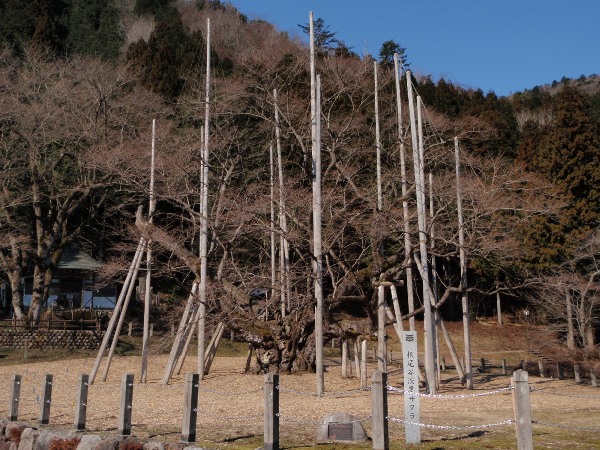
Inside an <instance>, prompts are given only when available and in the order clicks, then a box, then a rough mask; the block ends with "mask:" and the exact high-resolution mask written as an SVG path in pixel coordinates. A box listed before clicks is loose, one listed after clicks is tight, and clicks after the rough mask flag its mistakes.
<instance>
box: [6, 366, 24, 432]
mask: <svg viewBox="0 0 600 450" xmlns="http://www.w3.org/2000/svg"><path fill="white" fill-rule="evenodd" d="M20 396H21V375H18V374H15V375H14V376H13V383H12V390H11V392H10V408H9V413H8V420H10V421H12V422H14V421H16V420H17V418H18V417H19V400H20V398H19V397H20Z"/></svg>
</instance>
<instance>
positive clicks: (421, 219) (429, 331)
mask: <svg viewBox="0 0 600 450" xmlns="http://www.w3.org/2000/svg"><path fill="white" fill-rule="evenodd" d="M406 82H407V88H408V107H409V112H410V122H411V135H412V144H413V166H414V172H415V187H416V196H417V219H418V224H419V253H420V258H421V264H422V265H423V275H424V277H425V278H424V279H423V308H424V312H425V314H424V316H425V317H424V328H425V376H426V378H427V389H428V391H429V393H430V394H435V392H436V388H435V387H436V379H437V376H436V370H435V348H434V341H433V339H432V338H433V320H432V312H431V300H430V298H429V292H428V291H427V289H426V287H425V284H428V283H429V262H428V261H427V229H426V224H425V188H424V185H423V184H424V183H423V177H424V168H423V161H422V160H421V157H420V148H419V145H418V142H417V127H416V123H415V104H414V100H413V87H412V75H411V72H410V71H409V70H408V71H406ZM417 102H418V99H417ZM421 142H422V140H421Z"/></svg>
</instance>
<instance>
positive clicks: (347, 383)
mask: <svg viewBox="0 0 600 450" xmlns="http://www.w3.org/2000/svg"><path fill="white" fill-rule="evenodd" d="M487 328H488V327H486V326H476V327H475V329H474V333H475V334H478V333H483V332H484V330H486V329H487ZM506 328H507V329H508V330H504V331H503V332H502V333H500V334H503V335H505V337H501V336H500V334H498V333H497V334H496V335H497V338H496V340H497V341H498V342H496V343H495V346H494V348H495V350H494V349H492V348H491V347H489V345H488V344H484V343H485V342H486V341H488V340H490V339H492V338H491V336H492V335H493V334H494V333H491V331H493V330H489V331H488V333H486V337H485V338H482V339H478V340H477V341H476V342H477V344H476V345H474V347H475V354H474V357H477V356H479V355H484V354H485V357H486V358H487V359H488V360H489V359H491V360H492V363H494V364H497V363H498V362H499V361H500V359H501V358H502V357H505V358H508V359H509V362H512V363H516V362H518V361H519V360H520V358H521V355H524V354H526V350H524V349H522V348H518V347H519V346H520V344H519V336H520V334H521V333H520V331H519V328H518V327H506ZM455 331H456V330H455ZM455 334H456V333H455ZM510 337H512V339H510V344H509V343H506V345H505V347H508V348H507V350H502V347H499V346H498V344H500V343H501V342H500V341H504V340H505V339H508V338H510ZM155 339H156V342H155V343H154V345H156V346H158V345H159V339H160V338H155ZM328 350H329V353H331V355H330V356H329V357H328V358H327V364H328V367H327V373H326V380H325V387H326V391H327V393H328V395H326V396H325V397H322V398H317V397H315V396H312V395H311V394H312V393H313V392H314V390H315V386H316V381H315V376H314V374H309V373H302V374H289V375H288V374H284V375H282V376H281V381H280V383H281V387H282V388H283V389H282V391H281V414H282V417H281V440H282V445H283V447H286V448H292V447H294V448H298V447H303V446H312V445H314V444H315V429H316V423H317V422H318V421H319V420H321V419H322V418H323V417H325V416H326V415H328V414H329V413H333V412H349V413H351V414H354V415H356V416H358V417H360V418H365V419H366V418H368V417H369V416H370V414H371V411H370V408H371V400H370V393H369V392H354V393H351V394H343V392H345V391H351V390H354V389H357V388H358V381H357V380H356V378H347V379H344V378H341V376H340V367H339V363H340V361H339V357H338V356H337V351H334V350H331V349H328ZM32 352H33V351H32ZM122 353H124V351H122ZM493 355H496V357H495V358H494V356H493ZM399 356H400V355H399V353H397V352H396V354H395V355H394V360H393V361H392V368H391V370H390V376H389V383H390V384H391V385H392V386H397V387H401V386H402V377H401V373H400V370H398V367H399V365H398V361H397V360H396V358H397V357H399ZM30 358H32V359H31V360H30V361H31V362H28V363H27V364H18V365H6V364H4V365H3V366H2V367H0V383H1V385H2V386H3V389H1V390H0V414H1V415H5V413H6V412H7V409H8V401H9V399H8V395H9V394H8V392H9V389H8V386H10V383H11V378H12V375H13V374H15V373H20V374H21V375H22V376H23V384H22V390H21V395H22V401H21V405H20V418H21V419H23V420H25V421H29V422H32V423H35V422H36V419H37V417H38V414H39V407H38V405H37V404H36V396H37V395H39V391H40V386H41V382H42V377H43V374H44V373H52V374H54V383H53V401H52V410H51V419H50V420H51V424H52V426H53V427H57V428H64V429H71V428H72V421H73V411H74V405H75V396H76V392H75V389H76V384H77V377H78V374H79V373H89V372H90V370H91V368H92V365H93V358H90V357H86V358H78V359H68V360H67V359H61V360H57V361H51V360H45V361H41V362H34V361H35V355H33V354H32V355H30ZM166 359H167V356H166V355H165V354H160V355H153V356H152V357H151V359H150V368H149V375H148V383H146V384H140V383H138V382H137V380H136V384H135V386H134V406H133V433H134V434H135V435H136V436H138V437H142V438H153V439H158V440H161V441H164V442H177V441H178V440H179V437H180V430H181V418H182V405H183V378H184V376H183V374H185V373H188V372H193V371H195V365H196V361H195V358H194V357H193V356H191V357H188V358H187V360H186V363H185V365H184V368H183V370H182V375H178V376H175V377H174V379H173V381H172V383H171V384H170V385H169V386H163V385H161V384H160V379H161V377H162V371H163V370H164V367H165V363H166ZM244 365H245V356H229V357H228V356H218V357H217V358H216V359H215V362H214V364H213V370H212V371H211V374H210V375H209V376H207V377H206V379H205V381H204V382H203V383H202V388H201V394H200V400H199V416H198V442H199V443H201V444H202V445H204V446H207V447H209V448H232V449H233V448H240V449H244V448H257V447H260V446H261V445H262V408H263V393H262V391H261V388H262V385H263V377H262V376H257V375H246V374H243V373H242V372H243V368H244ZM140 367H141V360H140V357H139V356H117V357H115V358H114V359H113V363H112V366H111V370H110V372H109V374H108V378H107V380H106V381H101V379H102V375H103V370H104V366H103V365H102V366H101V370H100V372H99V374H98V377H97V380H96V382H95V383H94V384H93V385H92V386H90V394H89V401H88V428H89V430H90V431H92V432H96V433H100V434H114V433H115V432H116V428H117V420H118V419H117V417H118V405H119V393H120V385H121V378H122V375H123V374H124V373H126V372H133V373H135V376H136V378H138V376H139V375H138V374H139V372H140ZM371 368H372V367H371ZM499 372H500V369H493V372H492V373H486V374H476V376H475V389H476V392H485V391H491V390H495V389H498V388H502V387H506V386H508V385H509V384H510V378H509V376H503V375H501V374H500V373H499ZM531 384H532V386H533V387H534V388H536V389H545V390H546V392H547V391H552V392H559V393H566V394H568V395H576V396H580V397H562V396H556V395H549V394H547V393H544V391H536V392H532V394H531V401H532V410H533V418H534V420H540V421H544V422H550V423H555V424H564V425H567V426H569V427H574V426H579V427H597V426H598V424H599V423H600V406H599V405H600V399H599V398H591V397H592V396H596V397H598V396H600V390H597V389H596V390H595V389H593V388H591V387H589V386H583V385H576V384H575V383H574V382H573V380H567V381H558V380H556V379H547V378H539V377H537V376H531ZM336 393H337V394H336ZM440 393H442V394H447V395H450V394H466V393H470V392H468V391H465V390H463V389H462V386H461V385H460V383H458V381H457V380H456V377H455V375H454V374H453V373H452V372H450V371H446V372H445V373H443V374H442V384H441V387H440ZM402 405H403V403H402V398H401V397H400V396H396V395H391V396H390V398H389V415H390V416H391V417H398V418H401V417H403V410H402V408H403V406H402ZM421 408H422V412H421V420H422V422H424V423H430V424H445V425H459V426H463V425H481V424H488V423H497V422H501V421H504V420H506V419H511V418H512V415H513V413H512V398H511V395H510V393H502V394H497V395H493V396H486V397H475V398H467V399H442V400H434V399H427V398H424V399H422V401H421ZM364 425H365V428H366V429H367V432H369V428H370V424H369V421H368V420H366V421H365V422H364ZM534 434H535V436H534V440H535V443H536V447H537V446H539V448H586V449H589V448H600V431H594V432H592V431H588V432H585V433H584V432H581V431H579V430H576V429H560V428H556V427H545V426H544V427H542V426H539V425H536V426H535V427H534ZM422 435H423V439H424V444H422V445H420V446H415V448H430V449H432V448H437V449H441V448H447V449H458V448H514V447H515V446H516V442H515V436H514V429H513V427H512V426H503V427H498V428H490V429H485V430H477V429H473V430H469V429H466V430H435V429H424V430H423V433H422ZM390 436H391V439H392V448H403V445H402V442H403V437H404V436H403V428H402V427H401V426H399V425H398V424H395V423H391V424H390ZM320 447H321V448H336V447H335V446H333V447H327V446H320ZM344 447H345V448H357V449H358V448H370V444H368V443H367V444H364V445H356V446H352V447H350V446H347V445H344ZM338 448H339V447H338Z"/></svg>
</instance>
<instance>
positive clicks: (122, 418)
mask: <svg viewBox="0 0 600 450" xmlns="http://www.w3.org/2000/svg"><path fill="white" fill-rule="evenodd" d="M132 404H133V374H132V373H126V374H124V375H123V378H122V381H121V405H120V409H119V436H131V413H132V411H131V408H132Z"/></svg>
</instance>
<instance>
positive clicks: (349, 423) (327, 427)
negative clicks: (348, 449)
mask: <svg viewBox="0 0 600 450" xmlns="http://www.w3.org/2000/svg"><path fill="white" fill-rule="evenodd" d="M367 440H368V438H367V433H366V432H365V428H364V427H363V426H362V423H360V419H359V418H358V417H356V416H353V415H352V414H348V413H333V414H330V415H328V416H327V417H325V418H324V419H323V420H322V421H321V423H320V424H319V426H318V427H317V441H318V442H332V441H333V442H348V441H354V442H366V441H367Z"/></svg>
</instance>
